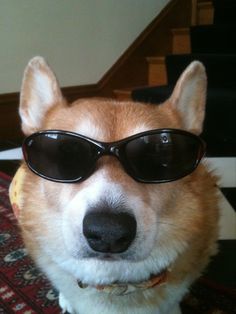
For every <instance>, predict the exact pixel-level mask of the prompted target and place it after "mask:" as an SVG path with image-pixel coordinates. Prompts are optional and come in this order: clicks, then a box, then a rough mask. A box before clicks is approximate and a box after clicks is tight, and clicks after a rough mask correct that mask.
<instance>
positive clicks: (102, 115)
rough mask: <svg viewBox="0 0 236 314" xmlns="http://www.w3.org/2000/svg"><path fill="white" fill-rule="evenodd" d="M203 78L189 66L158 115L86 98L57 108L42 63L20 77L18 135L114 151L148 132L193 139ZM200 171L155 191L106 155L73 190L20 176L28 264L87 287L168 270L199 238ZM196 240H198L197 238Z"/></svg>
mask: <svg viewBox="0 0 236 314" xmlns="http://www.w3.org/2000/svg"><path fill="white" fill-rule="evenodd" d="M205 92H206V76H205V71H204V68H203V66H202V65H201V64H200V63H198V62H194V63H192V64H191V65H190V66H189V67H188V68H187V69H186V70H185V72H184V73H183V74H182V76H181V77H180V79H179V81H178V82H177V85H176V87H175V89H174V91H173V94H172V96H171V97H170V99H169V100H167V101H166V102H165V103H164V104H162V105H160V106H153V105H144V104H139V103H133V102H117V101H115V100H103V99H93V98H91V99H87V100H78V101H76V102H75V103H73V104H72V105H67V103H66V101H65V100H64V99H63V97H62V95H61V92H60V89H59V86H58V83H57V81H56V79H55V76H54V74H53V73H52V71H51V70H50V68H49V67H48V65H47V64H46V63H45V61H44V60H43V59H42V58H39V57H38V58H34V59H33V60H32V61H31V62H30V63H29V65H28V66H27V68H26V71H25V76H24V80H23V85H22V92H21V104H20V115H21V119H22V128H23V131H24V133H25V134H26V135H30V134H32V133H34V132H37V131H40V130H66V131H71V132H76V133H78V134H81V135H84V136H87V137H89V138H92V139H94V140H97V141H102V142H114V141H118V140H121V139H124V138H127V137H129V136H131V135H134V134H137V133H140V132H143V131H147V130H153V129H160V128H175V129H183V130H187V131H190V132H192V133H195V134H197V135H198V134H199V133H200V132H201V129H202V122H203V118H204V105H205ZM202 180H205V183H206V185H207V184H208V183H207V181H208V180H210V179H209V177H208V179H207V175H206V172H205V170H204V168H203V167H202V166H201V165H200V166H199V167H198V168H197V169H196V170H195V171H194V172H193V173H191V174H190V175H188V176H185V177H184V178H182V179H179V180H176V181H172V182H169V183H162V184H145V183H140V182H138V181H136V180H134V179H133V178H132V177H131V176H130V175H129V174H128V173H127V172H126V171H125V170H124V168H123V166H122V164H121V163H120V161H119V160H118V159H117V158H115V157H114V156H110V155H109V156H103V157H101V158H99V159H98V160H97V162H96V168H95V170H94V171H93V172H92V173H91V174H90V176H88V177H87V178H86V180H84V181H82V182H78V183H73V184H72V183H58V182H51V181H49V180H46V179H43V178H41V177H39V176H37V175H35V174H34V173H32V172H31V171H30V170H27V180H26V181H27V182H26V183H25V187H24V193H25V194H24V210H22V213H21V216H20V223H21V224H22V228H23V234H24V238H25V241H26V244H27V245H28V247H29V249H30V250H31V253H32V255H33V256H34V257H35V258H36V259H37V260H38V262H39V263H40V259H42V260H43V259H47V258H48V257H49V260H50V259H51V260H52V261H53V262H55V263H56V264H57V265H58V266H59V267H60V268H62V269H64V270H66V271H68V272H69V273H71V274H72V275H73V276H74V278H76V279H78V280H81V281H82V282H84V283H87V284H92V285H94V284H106V283H112V282H115V281H120V282H137V281H141V280H144V279H147V278H148V277H149V276H150V275H151V274H157V273H159V272H160V271H162V270H163V269H165V268H168V267H171V266H172V264H173V263H174V262H175V260H176V259H177V257H179V256H181V254H183V252H185V250H186V248H187V247H189V246H191V245H193V243H196V241H197V239H198V238H199V237H201V238H202V237H204V232H205V233H207V228H206V226H205V224H207V222H206V221H205V220H206V219H205V215H206V213H204V210H203V209H202V203H201V202H202V199H201V198H200V199H199V195H201V193H202V192H203V189H204V187H201V184H200V182H202ZM204 228H205V231H202V230H204Z"/></svg>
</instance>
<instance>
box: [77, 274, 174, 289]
mask: <svg viewBox="0 0 236 314" xmlns="http://www.w3.org/2000/svg"><path fill="white" fill-rule="evenodd" d="M169 272H170V271H169V270H168V269H164V270H163V271H162V272H160V273H158V274H156V275H151V276H150V277H149V279H147V280H144V281H141V282H131V283H129V282H123V283H122V282H114V283H111V284H106V285H89V284H85V283H83V282H82V281H78V286H79V287H80V288H81V289H87V288H94V289H96V290H98V291H100V292H105V293H108V294H113V295H126V294H130V293H132V292H135V291H140V290H146V289H150V288H154V287H156V286H160V285H163V284H165V283H166V282H167V278H168V275H169Z"/></svg>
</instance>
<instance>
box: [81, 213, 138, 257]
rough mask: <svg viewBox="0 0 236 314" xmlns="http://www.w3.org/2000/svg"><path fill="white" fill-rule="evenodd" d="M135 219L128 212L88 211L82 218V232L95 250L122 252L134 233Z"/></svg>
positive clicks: (130, 241)
mask: <svg viewBox="0 0 236 314" xmlns="http://www.w3.org/2000/svg"><path fill="white" fill-rule="evenodd" d="M136 225H137V224H136V220H135V218H134V216H132V215H130V214H128V213H124V212H121V213H111V212H102V211H100V212H90V213H88V214H87V215H86V216H85V217H84V220H83V233H84V236H85V238H86V239H87V241H88V244H89V246H90V247H91V248H92V249H93V250H94V251H97V252H102V253H122V252H125V251H126V250H127V249H128V247H129V246H130V245H131V243H132V242H133V240H134V238H135V235H136Z"/></svg>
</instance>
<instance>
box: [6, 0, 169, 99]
mask: <svg viewBox="0 0 236 314" xmlns="http://www.w3.org/2000/svg"><path fill="white" fill-rule="evenodd" d="M168 2H169V0H0V94H2V93H8V92H16V91H19V89H20V84H21V78H22V72H23V69H24V67H25V65H26V63H27V62H28V60H29V59H30V58H31V57H33V56H35V55H42V56H44V57H45V58H46V59H47V61H48V62H49V63H50V64H51V66H52V67H53V68H54V70H55V71H56V74H57V76H58V79H59V81H60V84H61V86H72V85H82V84H91V83H96V82H97V81H98V80H99V79H100V78H101V77H102V76H103V75H104V74H105V72H106V71H107V70H108V69H109V68H110V67H111V66H112V65H113V64H114V62H115V61H116V60H117V59H118V58H119V57H120V55H121V54H122V53H123V52H124V51H125V50H126V49H127V48H128V47H129V45H130V44H131V43H132V42H133V41H134V40H135V38H136V37H137V36H138V35H139V34H140V32H141V31H142V30H143V29H144V28H145V27H146V26H147V25H148V24H149V23H150V22H151V21H152V20H153V18H155V17H156V16H157V15H158V13H159V12H160V11H161V10H162V8H163V7H164V6H165V5H166V4H167V3H168Z"/></svg>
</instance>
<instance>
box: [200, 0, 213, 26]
mask: <svg viewBox="0 0 236 314" xmlns="http://www.w3.org/2000/svg"><path fill="white" fill-rule="evenodd" d="M196 14H197V17H196V23H197V25H209V24H213V20H214V7H213V3H212V2H211V1H206V2H198V4H197V12H196Z"/></svg>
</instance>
